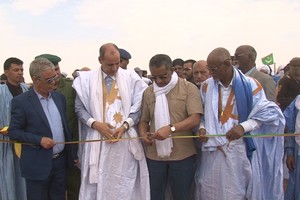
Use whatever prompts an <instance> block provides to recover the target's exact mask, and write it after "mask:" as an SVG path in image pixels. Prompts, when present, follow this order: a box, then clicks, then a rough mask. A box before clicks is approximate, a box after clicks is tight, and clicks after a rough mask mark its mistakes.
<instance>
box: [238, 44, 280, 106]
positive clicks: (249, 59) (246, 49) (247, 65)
mask: <svg viewBox="0 0 300 200" xmlns="http://www.w3.org/2000/svg"><path fill="white" fill-rule="evenodd" d="M256 56H257V53H256V51H255V49H254V48H253V47H252V46H250V45H242V46H239V47H238V48H237V49H236V50H235V54H234V57H235V59H236V60H237V63H238V68H239V70H241V71H242V72H243V74H245V75H247V76H251V77H253V78H255V79H256V80H257V81H258V82H259V83H260V84H261V86H262V87H263V89H264V91H265V93H266V97H267V99H268V100H269V101H273V102H275V103H276V95H275V88H276V85H275V82H274V80H273V79H272V77H271V76H269V75H267V74H265V73H262V72H260V71H258V70H257V69H256V64H255V60H256Z"/></svg>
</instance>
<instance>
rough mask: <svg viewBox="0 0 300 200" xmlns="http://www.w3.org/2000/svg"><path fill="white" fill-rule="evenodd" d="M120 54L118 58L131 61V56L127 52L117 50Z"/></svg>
mask: <svg viewBox="0 0 300 200" xmlns="http://www.w3.org/2000/svg"><path fill="white" fill-rule="evenodd" d="M119 52H120V57H121V58H123V59H125V60H129V59H131V55H130V53H129V52H128V51H126V50H125V49H119Z"/></svg>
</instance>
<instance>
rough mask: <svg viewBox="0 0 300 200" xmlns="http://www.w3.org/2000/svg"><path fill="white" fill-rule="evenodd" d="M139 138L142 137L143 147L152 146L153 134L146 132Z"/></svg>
mask: <svg viewBox="0 0 300 200" xmlns="http://www.w3.org/2000/svg"><path fill="white" fill-rule="evenodd" d="M140 136H141V137H142V142H143V143H144V144H145V145H150V146H151V145H152V144H153V134H152V133H149V132H146V133H141V134H140Z"/></svg>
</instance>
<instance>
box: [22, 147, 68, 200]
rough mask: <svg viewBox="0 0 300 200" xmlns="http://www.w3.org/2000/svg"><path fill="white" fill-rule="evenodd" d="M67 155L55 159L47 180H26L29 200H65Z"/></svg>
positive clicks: (63, 154)
mask: <svg viewBox="0 0 300 200" xmlns="http://www.w3.org/2000/svg"><path fill="white" fill-rule="evenodd" d="M66 166H67V164H66V155H65V152H64V153H62V155H60V156H59V157H58V158H55V159H53V163H52V169H51V172H50V175H49V177H48V178H47V179H46V180H29V179H26V187H27V199H28V200H65V199H66V198H65V192H66Z"/></svg>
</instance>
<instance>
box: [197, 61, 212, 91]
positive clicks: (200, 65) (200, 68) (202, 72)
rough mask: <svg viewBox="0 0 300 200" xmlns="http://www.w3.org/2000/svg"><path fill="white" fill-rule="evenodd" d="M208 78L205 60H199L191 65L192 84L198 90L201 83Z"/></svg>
mask: <svg viewBox="0 0 300 200" xmlns="http://www.w3.org/2000/svg"><path fill="white" fill-rule="evenodd" d="M209 77H210V75H209V71H208V69H207V63H206V61H205V60H199V61H197V62H195V63H194V65H193V78H194V83H195V84H196V86H197V87H198V88H200V86H201V83H202V82H203V81H205V80H206V79H208V78H209Z"/></svg>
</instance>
